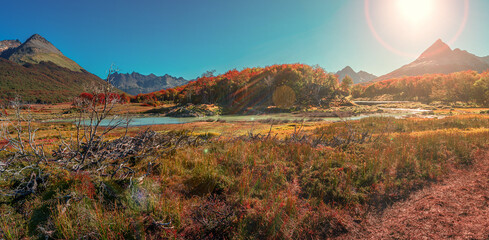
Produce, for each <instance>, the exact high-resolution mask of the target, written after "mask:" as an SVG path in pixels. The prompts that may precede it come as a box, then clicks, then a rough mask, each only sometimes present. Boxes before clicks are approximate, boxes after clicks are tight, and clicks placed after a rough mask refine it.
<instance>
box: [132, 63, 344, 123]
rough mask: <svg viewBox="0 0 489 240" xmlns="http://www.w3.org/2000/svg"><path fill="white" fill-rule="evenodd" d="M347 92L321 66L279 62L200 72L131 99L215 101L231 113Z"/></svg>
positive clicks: (325, 99) (326, 100)
mask: <svg viewBox="0 0 489 240" xmlns="http://www.w3.org/2000/svg"><path fill="white" fill-rule="evenodd" d="M347 95H349V90H348V89H343V88H342V87H340V86H339V84H338V78H337V77H336V75H334V74H330V73H326V72H325V71H324V70H323V69H322V68H319V67H318V68H316V67H311V66H308V65H305V64H283V65H273V66H268V67H264V68H259V67H257V68H246V69H243V70H241V71H238V70H231V71H228V72H226V73H224V74H221V75H218V76H202V77H200V78H198V79H197V80H196V81H192V82H189V83H188V84H186V85H184V86H181V87H177V88H171V89H167V90H161V91H158V92H154V93H150V94H140V95H138V96H136V97H135V99H134V101H137V102H146V103H150V104H153V103H157V102H162V101H173V102H176V103H179V104H187V103H192V104H217V105H219V106H221V107H223V108H224V109H225V111H226V113H230V114H233V113H246V112H248V111H255V110H257V109H260V108H261V109H263V108H267V107H269V106H277V107H279V108H290V107H293V106H299V107H300V106H310V105H315V106H328V105H329V104H330V103H331V102H335V101H337V100H339V101H340V102H341V101H343V100H344V96H347ZM156 105H157V104H156Z"/></svg>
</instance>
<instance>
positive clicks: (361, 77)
mask: <svg viewBox="0 0 489 240" xmlns="http://www.w3.org/2000/svg"><path fill="white" fill-rule="evenodd" d="M336 75H338V77H339V78H338V79H339V80H340V81H341V80H342V79H343V78H345V76H346V75H348V76H350V77H351V78H352V80H353V83H364V82H368V81H371V80H373V79H375V78H377V76H375V75H373V74H370V73H368V72H365V71H360V72H358V73H357V72H355V71H354V70H353V69H352V68H351V67H350V66H346V67H345V68H343V69H342V70H341V71H338V72H336Z"/></svg>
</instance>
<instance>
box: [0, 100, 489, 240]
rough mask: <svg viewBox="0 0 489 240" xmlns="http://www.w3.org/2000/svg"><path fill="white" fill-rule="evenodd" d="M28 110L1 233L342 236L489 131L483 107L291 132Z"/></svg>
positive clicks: (14, 129) (8, 150)
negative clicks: (173, 125) (108, 122)
mask: <svg viewBox="0 0 489 240" xmlns="http://www.w3.org/2000/svg"><path fill="white" fill-rule="evenodd" d="M106 96H107V97H106V98H105V100H106V101H107V100H108V101H109V102H111V101H113V98H109V96H110V95H106ZM94 102H97V104H95V105H97V106H98V109H99V110H100V109H101V107H102V106H103V104H102V103H101V102H100V101H98V100H94ZM94 102H92V103H94ZM102 102H104V101H102ZM92 103H87V102H85V104H88V105H83V104H82V105H78V106H85V107H87V106H90V104H92ZM26 109H28V108H26ZM26 111H27V110H22V111H20V112H18V115H16V114H14V112H12V111H11V110H8V111H6V113H8V114H9V116H8V118H9V119H11V120H12V121H10V122H8V121H7V122H5V121H4V124H5V125H4V127H3V130H4V131H3V132H2V137H3V141H2V146H3V148H2V152H1V154H2V161H1V166H0V170H1V171H0V174H1V175H0V178H1V181H0V184H1V189H2V190H1V192H0V209H1V210H0V214H1V217H0V236H1V237H2V238H5V239H23V238H25V239H38V238H47V239H80V238H82V239H84V238H85V239H322V238H328V237H334V236H341V235H342V234H345V233H347V232H349V231H352V229H355V227H356V226H357V225H359V224H362V222H363V221H364V219H365V216H366V214H367V213H369V212H374V211H382V209H383V208H385V207H386V206H389V205H390V204H392V203H394V202H396V201H399V200H401V199H404V198H405V197H407V196H408V195H409V194H410V193H411V192H413V191H415V190H417V189H420V188H422V187H424V186H427V185H429V184H430V183H433V182H436V181H438V180H440V179H441V178H443V176H444V174H446V173H447V172H448V171H450V169H452V168H467V167H470V165H471V163H472V160H473V158H474V156H475V155H477V154H478V152H480V151H482V150H484V149H485V148H486V146H487V144H488V142H489V140H488V139H489V129H487V128H486V126H488V125H489V117H488V116H486V115H478V114H477V115H475V114H474V115H458V116H452V117H446V118H443V119H418V118H410V119H395V118H385V117H371V118H365V119H362V120H358V121H349V122H337V123H317V127H310V126H309V127H308V128H307V129H304V128H302V127H301V123H293V124H291V123H287V124H284V125H283V126H284V127H285V126H287V127H292V130H291V131H287V133H286V134H278V133H280V132H279V131H280V130H277V129H280V127H281V125H278V126H275V127H274V128H271V129H272V130H270V131H267V130H260V131H256V132H253V131H251V129H245V131H250V132H248V133H247V134H236V135H233V136H219V134H218V133H207V132H208V131H207V130H206V131H200V130H199V129H195V130H194V131H168V130H165V128H157V127H154V128H153V129H143V128H140V127H139V128H136V127H134V128H129V129H128V130H127V131H126V130H125V128H116V129H107V128H97V131H95V132H93V131H94V130H95V129H94V128H87V127H83V126H82V127H81V128H80V129H81V130H82V131H80V129H78V128H77V126H74V125H71V124H62V123H58V124H57V123H35V122H32V123H31V122H30V121H28V119H29V118H28V115H26ZM102 112H103V111H102ZM102 112H101V113H102ZM81 113H83V112H81ZM87 113H90V112H87ZM4 117H6V116H4ZM18 117H21V119H22V121H20V122H18V121H17V120H18ZM95 122H96V121H95ZM215 124H216V125H218V124H219V123H215ZM262 125H264V124H262ZM92 126H93V125H92ZM244 127H248V125H245V124H243V128H244ZM36 129H38V130H37V131H34V130H36ZM90 129H91V130H90ZM106 130H111V131H106ZM87 131H88V132H87ZM90 131H92V132H90ZM34 133H36V134H35V136H34ZM276 134H278V135H276ZM76 136H81V138H80V139H79V140H76V139H77V138H76ZM70 139H71V140H70Z"/></svg>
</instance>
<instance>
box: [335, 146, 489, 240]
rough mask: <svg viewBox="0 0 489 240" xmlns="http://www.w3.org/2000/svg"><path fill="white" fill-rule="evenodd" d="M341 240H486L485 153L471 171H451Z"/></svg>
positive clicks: (488, 174) (488, 179)
mask: <svg viewBox="0 0 489 240" xmlns="http://www.w3.org/2000/svg"><path fill="white" fill-rule="evenodd" d="M344 237H345V239H489V152H485V153H482V154H480V155H479V156H478V157H477V160H476V163H475V165H474V166H473V167H472V168H471V169H464V170H460V169H454V170H453V171H452V172H451V174H449V176H448V177H447V178H446V179H445V180H444V181H442V182H440V183H437V184H434V185H432V186H430V187H427V188H425V189H424V190H421V191H419V192H417V193H415V194H413V195H412V196H411V197H409V198H408V199H407V200H406V201H403V202H399V203H396V204H394V205H393V206H391V207H390V208H388V209H386V210H385V211H384V212H383V213H382V215H381V216H373V215H372V216H370V217H368V219H367V221H366V224H365V227H364V229H363V230H361V231H360V232H356V233H351V234H349V235H347V236H344Z"/></svg>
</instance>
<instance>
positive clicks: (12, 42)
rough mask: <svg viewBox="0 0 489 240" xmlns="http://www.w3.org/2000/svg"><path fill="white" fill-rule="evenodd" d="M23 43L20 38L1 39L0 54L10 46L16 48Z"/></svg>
mask: <svg viewBox="0 0 489 240" xmlns="http://www.w3.org/2000/svg"><path fill="white" fill-rule="evenodd" d="M20 44H22V43H21V42H20V41H19V40H3V41H0V54H1V53H2V52H3V51H5V50H8V49H9V48H16V47H18V46H20Z"/></svg>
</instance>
